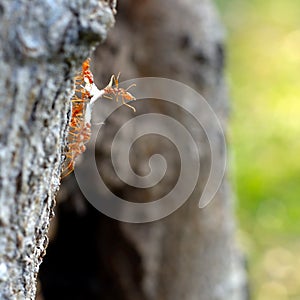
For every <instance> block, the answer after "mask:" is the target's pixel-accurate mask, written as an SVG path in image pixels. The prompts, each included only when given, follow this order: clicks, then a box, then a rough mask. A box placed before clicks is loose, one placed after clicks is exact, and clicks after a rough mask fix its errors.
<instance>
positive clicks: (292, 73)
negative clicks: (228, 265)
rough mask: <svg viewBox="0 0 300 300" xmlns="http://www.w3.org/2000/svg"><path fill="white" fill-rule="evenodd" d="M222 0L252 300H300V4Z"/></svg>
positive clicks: (235, 171)
mask: <svg viewBox="0 0 300 300" xmlns="http://www.w3.org/2000/svg"><path fill="white" fill-rule="evenodd" d="M215 1H216V3H217V5H218V7H219V11H220V15H221V19H222V20H223V23H224V24H225V26H226V28H227V55H228V57H227V71H226V72H227V78H228V82H229V86H230V93H231V99H232V112H231V121H230V131H229V141H230V145H231V146H230V148H231V149H230V152H231V154H232V155H231V157H232V158H231V160H232V161H231V175H232V181H233V183H234V188H235V190H236V194H237V205H236V206H237V215H238V222H239V228H240V230H239V232H238V238H239V241H240V245H241V247H242V249H243V251H244V252H245V253H246V255H247V257H248V263H249V274H250V275H249V276H250V284H251V292H252V297H253V298H252V299H255V300H277V299H278V300H279V299H280V300H286V299H293V300H294V299H300V76H299V74H300V1H298V0H215Z"/></svg>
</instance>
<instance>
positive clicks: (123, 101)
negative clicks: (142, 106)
mask: <svg viewBox="0 0 300 300" xmlns="http://www.w3.org/2000/svg"><path fill="white" fill-rule="evenodd" d="M122 103H123V104H124V105H126V106H128V107H129V108H131V109H132V110H133V111H134V112H136V109H135V108H134V107H133V106H131V105H130V104H128V103H126V102H125V100H124V97H122Z"/></svg>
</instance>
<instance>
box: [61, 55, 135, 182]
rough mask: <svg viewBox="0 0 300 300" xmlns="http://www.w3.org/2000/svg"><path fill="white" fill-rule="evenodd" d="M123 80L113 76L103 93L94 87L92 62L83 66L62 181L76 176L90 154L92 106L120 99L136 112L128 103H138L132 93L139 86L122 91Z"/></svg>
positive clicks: (77, 77) (76, 92)
mask: <svg viewBox="0 0 300 300" xmlns="http://www.w3.org/2000/svg"><path fill="white" fill-rule="evenodd" d="M119 77H120V73H119V74H118V76H115V75H112V77H111V79H110V81H109V83H108V85H107V86H106V87H105V88H104V89H102V90H99V89H98V88H97V86H96V85H95V84H94V76H93V74H92V72H91V70H90V59H89V58H88V59H87V60H85V61H84V62H83V64H82V70H81V72H80V73H79V74H78V75H76V76H75V78H74V79H75V93H74V95H73V97H72V99H71V103H72V108H71V118H70V122H69V133H68V138H67V139H68V140H67V151H66V152H65V156H66V160H65V162H64V166H63V170H62V175H61V177H62V178H64V177H66V176H68V175H69V174H70V173H72V171H73V170H74V166H75V160H76V158H77V157H78V156H79V155H80V154H81V153H83V152H84V151H85V150H86V146H85V144H86V143H87V142H88V141H89V140H90V137H91V124H90V121H91V120H90V118H91V111H90V110H91V105H92V104H93V103H94V102H95V101H96V100H97V99H99V98H100V97H104V98H108V99H111V100H113V99H115V100H116V101H117V102H118V101H119V98H120V99H121V101H122V103H123V104H124V105H126V106H128V107H129V108H131V109H132V110H133V111H134V112H135V111H136V110H135V108H134V107H133V106H131V105H129V104H128V103H127V101H132V100H135V97H134V96H133V95H132V94H130V93H129V92H128V90H129V89H130V88H131V87H133V86H135V84H132V85H130V86H129V87H128V88H127V89H124V88H121V87H119Z"/></svg>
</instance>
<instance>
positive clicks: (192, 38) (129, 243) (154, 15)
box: [41, 0, 247, 300]
mask: <svg viewBox="0 0 300 300" xmlns="http://www.w3.org/2000/svg"><path fill="white" fill-rule="evenodd" d="M118 12H119V13H118V15H117V23H116V24H117V25H116V27H115V28H114V30H113V31H112V33H111V35H110V36H109V39H108V41H107V42H106V44H105V45H104V46H101V47H99V48H98V51H97V52H96V54H95V57H94V68H95V75H96V78H97V82H98V83H99V82H102V83H103V82H105V83H106V80H107V78H109V75H110V73H111V72H115V73H118V71H122V76H123V78H122V79H126V77H127V78H130V77H138V76H159V77H168V78H173V79H176V80H179V81H182V82H184V83H187V84H188V85H190V86H192V87H193V88H195V89H196V90H198V91H200V92H201V94H202V95H203V96H204V97H205V98H206V99H207V100H208V101H209V103H210V105H211V106H212V107H213V109H214V111H215V112H216V113H217V114H218V116H219V118H220V119H221V121H222V124H223V126H224V128H226V122H227V116H228V98H227V91H226V87H225V84H224V80H223V67H224V40H223V32H222V27H221V26H220V24H219V23H218V19H217V16H216V13H215V9H214V7H213V6H212V3H211V1H209V0H185V1H183V0H164V1H160V0H151V1H150V0H131V1H129V0H128V1H123V2H122V3H120V6H119V9H118ZM102 85H103V84H102ZM187 101H188V99H187ZM105 105H110V104H109V103H104V102H103V107H104V106H105ZM191 105H194V107H192V108H191V109H192V110H199V107H198V106H197V104H195V103H191ZM135 107H136V108H137V114H142V113H147V112H160V113H166V114H171V115H172V116H173V117H176V118H177V119H178V120H180V122H181V123H182V124H185V125H187V126H188V125H191V124H190V122H191V121H190V120H189V119H188V118H186V115H185V114H184V113H183V112H181V111H180V110H178V109H176V108H174V107H170V106H168V105H166V104H163V103H157V102H155V101H153V102H151V101H148V100H147V102H143V101H140V102H138V103H136V104H135ZM97 114H101V109H100V111H97ZM131 115H132V111H131V110H129V109H128V108H122V109H121V110H120V111H119V112H115V113H114V114H113V115H112V116H111V117H110V118H109V119H108V120H106V125H105V133H106V138H105V139H104V142H103V143H101V144H98V145H97V155H98V156H97V160H98V162H99V165H101V171H102V176H104V178H106V182H107V184H108V185H109V186H110V187H111V189H112V190H113V191H114V192H115V193H117V194H119V195H122V196H123V197H124V198H125V199H130V200H132V201H137V202H138V201H141V200H140V199H142V200H143V201H150V200H151V199H156V198H157V197H159V195H161V194H162V193H164V192H165V191H169V190H170V189H171V188H172V187H173V185H174V182H176V178H177V177H176V174H177V173H178V168H179V164H178V157H176V151H173V150H174V149H173V148H172V145H170V144H169V143H165V141H161V140H159V139H157V137H147V139H144V140H142V141H141V142H140V143H137V145H135V147H134V149H133V156H132V157H133V158H134V159H132V160H131V161H132V164H133V169H135V170H136V171H137V172H140V170H143V168H144V166H145V165H147V162H148V160H147V157H149V156H151V155H152V154H153V153H157V152H159V153H162V155H163V156H164V157H165V158H166V160H167V161H168V173H167V175H166V176H167V178H166V179H164V181H163V183H162V184H161V185H159V186H158V187H155V188H154V189H151V190H146V191H145V190H141V189H132V188H131V187H129V186H126V185H125V184H124V183H122V182H121V181H120V180H118V179H117V178H116V175H115V172H114V170H113V167H112V165H111V159H110V147H111V140H112V138H113V135H114V134H115V132H116V130H117V129H118V128H120V126H121V125H122V124H123V122H124V121H125V120H126V119H129V118H130V116H131ZM130 135H131V133H130V132H128V136H127V137H124V138H130ZM194 135H195V136H196V139H197V140H198V141H200V143H201V144H202V145H201V149H203V153H201V158H202V160H201V171H202V172H203V171H204V170H205V172H204V173H205V174H203V173H202V175H203V177H201V178H200V180H199V184H198V187H197V189H196V191H195V193H194V194H193V196H192V198H191V199H190V200H189V201H188V202H187V203H186V204H185V205H184V206H183V207H181V208H180V209H179V210H177V211H176V212H175V213H173V214H172V215H170V216H169V217H167V218H165V219H163V220H160V221H157V222H154V223H150V224H135V225H134V224H124V223H120V222H117V221H114V220H110V219H109V218H107V217H105V216H103V215H101V214H98V213H97V212H96V211H95V210H94V208H92V207H91V206H90V205H89V204H88V203H86V202H84V200H83V199H84V198H83V196H82V195H81V194H80V191H79V190H78V189H77V188H76V182H75V179H74V178H72V177H70V178H68V180H66V182H65V183H64V184H63V186H62V191H61V195H60V200H61V201H62V203H61V204H60V205H59V211H58V214H59V217H58V226H57V227H56V230H57V237H56V239H55V240H54V242H53V243H52V244H50V247H49V254H48V255H47V257H46V259H45V263H44V264H43V266H42V272H41V280H42V286H43V291H44V296H45V299H46V300H47V299H66V298H64V297H66V295H68V296H69V297H71V298H72V299H85V298H89V299H114V300H116V299H117V300H118V299H120V300H121V299H128V300H141V299H148V300H160V299H164V300H177V299H178V300H182V299H185V300H228V299H230V300H244V299H246V294H247V293H246V279H245V273H244V270H243V266H242V262H241V259H240V255H239V253H238V251H237V250H236V247H235V241H234V217H233V209H232V201H231V198H232V196H231V192H230V189H229V186H228V183H227V181H226V180H225V181H224V182H223V185H222V186H221V188H220V190H219V192H218V193H217V195H216V197H215V198H214V200H213V202H212V203H211V204H210V205H209V206H208V207H206V208H205V209H203V210H199V209H198V208H197V201H198V199H199V192H201V190H202V188H203V186H204V183H205V181H206V179H207V176H208V172H209V167H210V151H209V146H208V144H207V141H206V139H205V137H204V135H203V132H202V131H201V130H198V129H196V130H195V131H194ZM216 138H217V136H216ZM119 149H120V152H122V147H121V146H120V147H119ZM219 151H220V153H221V152H222V151H224V149H222V148H221V145H220V149H219ZM145 161H146V162H145ZM174 174H175V175H174ZM91 184H97V183H91ZM66 247H68V248H69V249H72V255H70V254H69V252H68V251H67V250H64V249H66ZM79 258H80V259H79ZM74 262H76V265H74ZM83 274H84V277H83ZM63 275H64V278H68V280H66V279H65V280H64V281H62V280H60V276H63ZM74 283H75V284H74ZM82 295H85V297H84V296H82Z"/></svg>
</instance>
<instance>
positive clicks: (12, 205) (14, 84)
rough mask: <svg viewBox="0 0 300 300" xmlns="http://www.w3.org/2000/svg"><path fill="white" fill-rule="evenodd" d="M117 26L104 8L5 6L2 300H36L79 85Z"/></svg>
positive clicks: (90, 1) (86, 3)
mask: <svg viewBox="0 0 300 300" xmlns="http://www.w3.org/2000/svg"><path fill="white" fill-rule="evenodd" d="M113 23H114V17H113V13H112V9H111V7H110V5H109V4H108V3H106V2H105V1H96V0H77V1H73V0H71V1H66V0H65V1H64V0H57V1H56V0H52V1H39V0H35V1H22V0H3V1H1V3H0V41H1V42H0V61H1V73H0V128H1V130H0V206H1V208H0V299H35V292H36V277H37V273H38V270H39V265H40V263H41V261H42V257H43V255H44V253H45V248H46V246H47V243H48V238H47V236H46V234H47V231H48V227H49V221H50V218H51V217H52V216H53V207H54V205H55V194H56V192H57V190H58V187H59V184H60V172H61V163H62V159H63V155H62V151H63V147H64V140H65V132H66V129H67V120H68V111H69V109H70V98H71V95H72V92H73V81H72V78H73V77H74V74H75V71H76V70H78V69H79V67H80V64H81V63H82V61H83V60H84V59H85V58H87V57H88V55H89V54H90V51H91V49H92V47H93V46H95V45H96V44H97V43H99V41H101V40H104V39H105V37H106V34H107V31H108V28H109V27H111V26H112V25H113Z"/></svg>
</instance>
